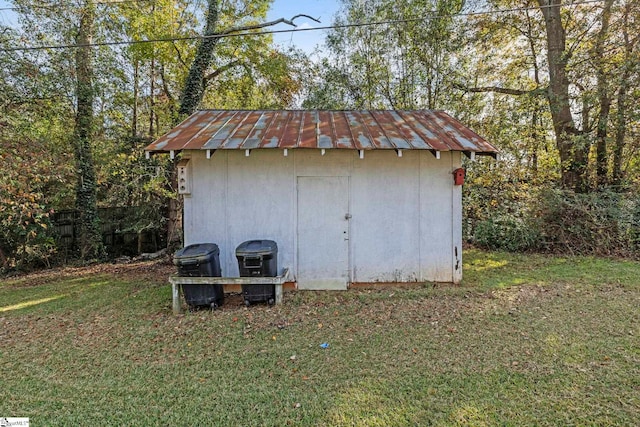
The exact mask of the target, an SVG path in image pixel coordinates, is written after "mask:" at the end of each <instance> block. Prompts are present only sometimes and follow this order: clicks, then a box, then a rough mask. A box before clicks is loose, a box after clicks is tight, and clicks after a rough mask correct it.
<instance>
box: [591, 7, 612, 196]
mask: <svg viewBox="0 0 640 427" xmlns="http://www.w3.org/2000/svg"><path fill="white" fill-rule="evenodd" d="M612 5H613V0H606V2H605V4H604V9H603V11H602V19H601V25H600V31H599V32H598V35H597V37H596V44H595V48H594V57H595V63H596V77H597V88H598V102H599V104H600V112H599V114H598V128H597V129H596V178H597V182H598V187H602V186H604V185H606V184H607V137H608V128H609V113H610V111H611V97H610V96H609V91H608V88H607V75H606V72H605V64H604V42H605V40H606V37H607V34H608V32H609V20H610V18H611V6H612Z"/></svg>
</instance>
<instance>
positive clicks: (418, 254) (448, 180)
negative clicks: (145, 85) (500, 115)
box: [146, 110, 498, 289]
mask: <svg viewBox="0 0 640 427" xmlns="http://www.w3.org/2000/svg"><path fill="white" fill-rule="evenodd" d="M146 151H147V152H148V153H154V152H168V153H170V154H171V156H175V155H177V154H178V153H179V152H182V154H181V160H180V163H179V167H178V174H179V177H178V178H179V192H180V193H181V194H183V195H184V214H183V226H184V241H185V242H184V243H185V245H189V244H194V243H207V242H213V243H217V244H218V246H219V247H220V263H221V266H222V274H223V276H227V277H237V276H238V274H239V272H238V265H237V262H236V258H235V249H236V247H237V246H238V245H239V244H240V243H242V242H244V241H247V240H252V239H269V240H274V241H275V242H277V244H278V266H280V267H281V268H288V269H289V272H290V274H291V275H292V276H293V277H294V280H295V283H296V286H297V288H298V289H346V288H347V287H349V286H350V285H351V284H361V283H380V282H383V283H404V282H427V281H429V282H450V283H451V282H452V283H459V282H460V281H461V279H462V191H461V189H462V185H461V184H462V181H463V179H464V171H463V170H462V169H461V167H462V156H463V155H466V156H468V157H469V158H474V157H475V156H476V155H490V156H494V157H496V156H497V152H498V151H497V150H496V148H495V147H493V146H492V145H491V144H489V143H488V142H487V141H485V140H484V139H483V138H481V137H480V136H478V135H477V134H476V133H474V132H473V131H471V130H470V129H468V128H467V127H465V126H464V125H462V124H461V123H460V122H458V121H457V120H456V119H454V118H453V117H451V116H450V115H448V114H447V113H445V112H443V111H430V110H417V111H396V110H393V111H381V110H376V111H289V110H280V111H228V110H203V111H198V112H196V113H195V114H193V115H192V116H190V117H189V118H187V119H186V120H185V121H184V122H182V123H181V124H180V125H178V126H177V127H176V128H174V129H172V130H171V131H170V132H168V133H167V134H166V135H164V136H162V137H161V138H159V139H158V140H157V141H155V142H154V143H153V144H151V145H149V146H148V147H147V148H146Z"/></svg>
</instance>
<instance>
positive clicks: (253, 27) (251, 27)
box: [220, 13, 320, 34]
mask: <svg viewBox="0 0 640 427" xmlns="http://www.w3.org/2000/svg"><path fill="white" fill-rule="evenodd" d="M300 17H305V18H309V19H311V20H312V21H314V22H317V23H318V24H320V20H319V19H316V18H313V17H311V16H309V15H305V14H304V13H300V14H298V15H296V16H294V17H293V18H291V19H285V18H280V19H275V20H273V21H269V22H263V23H260V24H254V25H245V26H244V27H233V28H229V29H228V30H224V31H222V32H221V33H220V34H231V33H237V32H239V31H248V30H257V29H259V28H265V27H271V26H273V25H277V24H287V25H291V26H292V27H297V25H296V24H294V23H293V21H295V20H296V19H297V18H300Z"/></svg>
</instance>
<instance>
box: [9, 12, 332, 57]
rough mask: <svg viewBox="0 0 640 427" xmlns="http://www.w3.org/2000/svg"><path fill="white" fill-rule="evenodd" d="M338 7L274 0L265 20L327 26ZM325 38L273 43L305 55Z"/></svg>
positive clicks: (314, 35) (305, 35) (318, 34)
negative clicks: (282, 19)
mask: <svg viewBox="0 0 640 427" xmlns="http://www.w3.org/2000/svg"><path fill="white" fill-rule="evenodd" d="M0 1H1V0H0ZM339 7H340V1H339V0H274V2H273V5H272V6H271V10H270V11H269V14H268V16H267V19H268V20H269V21H272V20H274V19H278V18H287V19H290V18H292V17H294V16H295V15H298V14H300V13H304V14H305V15H309V16H312V17H314V18H316V19H319V21H320V24H318V23H316V22H313V21H312V20H310V19H307V18H304V17H301V18H298V19H296V20H295V23H296V25H297V26H298V28H313V27H319V26H327V25H331V23H332V21H333V16H334V15H335V13H336V12H337V11H338V8H339ZM288 28H291V27H290V26H289V25H286V24H279V25H278V26H277V27H274V29H278V30H279V29H288ZM325 37H326V30H319V31H303V32H300V33H283V34H274V41H275V42H276V43H277V44H279V45H280V46H283V47H289V46H291V45H293V46H294V47H297V48H299V49H302V50H304V51H305V52H307V53H311V52H312V51H313V49H314V48H315V47H316V46H317V45H320V44H322V43H323V42H324V39H325Z"/></svg>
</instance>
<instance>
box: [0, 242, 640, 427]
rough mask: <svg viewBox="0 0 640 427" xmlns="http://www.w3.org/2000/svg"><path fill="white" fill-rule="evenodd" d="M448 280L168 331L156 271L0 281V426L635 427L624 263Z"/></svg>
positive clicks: (635, 271)
mask: <svg viewBox="0 0 640 427" xmlns="http://www.w3.org/2000/svg"><path fill="white" fill-rule="evenodd" d="M464 268H465V270H464V274H465V279H464V285H462V286H459V287H453V286H435V287H434V286H433V285H431V284H427V285H415V286H413V287H409V288H385V289H375V290H363V289H357V290H350V291H347V292H292V293H287V294H285V303H284V305H281V306H277V307H272V308H271V307H267V306H265V305H257V306H252V307H251V308H249V309H245V308H244V307H243V305H242V301H241V299H240V298H239V297H237V296H235V297H233V296H232V297H231V298H229V299H228V301H227V303H226V304H225V306H224V307H223V308H222V309H221V310H219V311H215V312H211V311H199V312H192V313H187V314H185V315H183V316H178V317H176V316H174V315H173V314H172V312H171V289H170V286H169V285H168V284H167V283H166V277H167V275H168V274H169V272H171V271H172V267H171V266H168V265H162V264H157V263H156V264H154V263H140V264H129V265H122V266H110V265H105V266H94V267H90V268H86V269H71V268H67V269H62V270H56V271H50V272H42V273H38V274H32V275H29V276H24V277H20V278H13V279H2V280H0V417H5V416H7V417H30V419H31V423H32V425H34V426H48V425H61V426H109V425H113V426H121V425H140V426H148V425H171V426H205V425H240V426H249V425H260V426H262V425H274V426H285V425H296V426H297V425H321V426H341V425H345V426H347V425H348V426H352V425H363V426H393V425H397V426H404V425H420V426H426V425H440V426H444V425H447V426H448V425H472V426H483V425H513V426H523V425H553V426H556V425H615V426H620V425H629V426H637V425H640V310H639V308H640V263H638V262H631V261H621V260H605V259H599V258H557V257H548V256H538V255H535V256H531V255H513V254H503V253H487V252H481V251H477V250H469V251H467V252H465V264H464ZM324 342H327V343H329V348H327V349H323V348H321V347H320V344H321V343H324Z"/></svg>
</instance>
